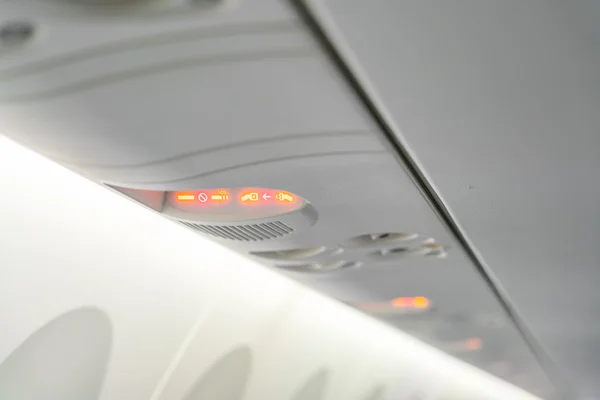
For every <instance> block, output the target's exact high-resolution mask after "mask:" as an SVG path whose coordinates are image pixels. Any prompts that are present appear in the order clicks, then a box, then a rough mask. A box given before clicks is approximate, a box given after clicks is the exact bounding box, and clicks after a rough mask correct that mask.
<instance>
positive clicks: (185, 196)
mask: <svg viewBox="0 0 600 400" xmlns="http://www.w3.org/2000/svg"><path fill="white" fill-rule="evenodd" d="M177 200H179V201H194V200H196V196H194V193H177Z"/></svg>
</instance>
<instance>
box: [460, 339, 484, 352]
mask: <svg viewBox="0 0 600 400" xmlns="http://www.w3.org/2000/svg"><path fill="white" fill-rule="evenodd" d="M464 346H465V349H466V350H470V351H476V350H479V349H481V348H482V347H483V341H482V340H481V339H480V338H469V339H467V340H465V343H464Z"/></svg>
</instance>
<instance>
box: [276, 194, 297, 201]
mask: <svg viewBox="0 0 600 400" xmlns="http://www.w3.org/2000/svg"><path fill="white" fill-rule="evenodd" d="M275 198H276V199H277V200H279V201H282V202H289V203H291V202H293V201H294V196H293V195H292V194H290V193H287V192H279V193H277V195H276V196H275Z"/></svg>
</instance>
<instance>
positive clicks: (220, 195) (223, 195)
mask: <svg viewBox="0 0 600 400" xmlns="http://www.w3.org/2000/svg"><path fill="white" fill-rule="evenodd" d="M210 199H211V200H212V201H225V200H229V193H227V191H226V190H222V189H220V190H218V191H217V193H216V194H212V195H211V196H210Z"/></svg>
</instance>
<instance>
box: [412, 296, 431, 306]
mask: <svg viewBox="0 0 600 400" xmlns="http://www.w3.org/2000/svg"><path fill="white" fill-rule="evenodd" d="M412 304H413V306H414V307H416V308H427V307H429V299H428V298H427V297H422V296H419V297H415V298H414V299H413V301H412Z"/></svg>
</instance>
